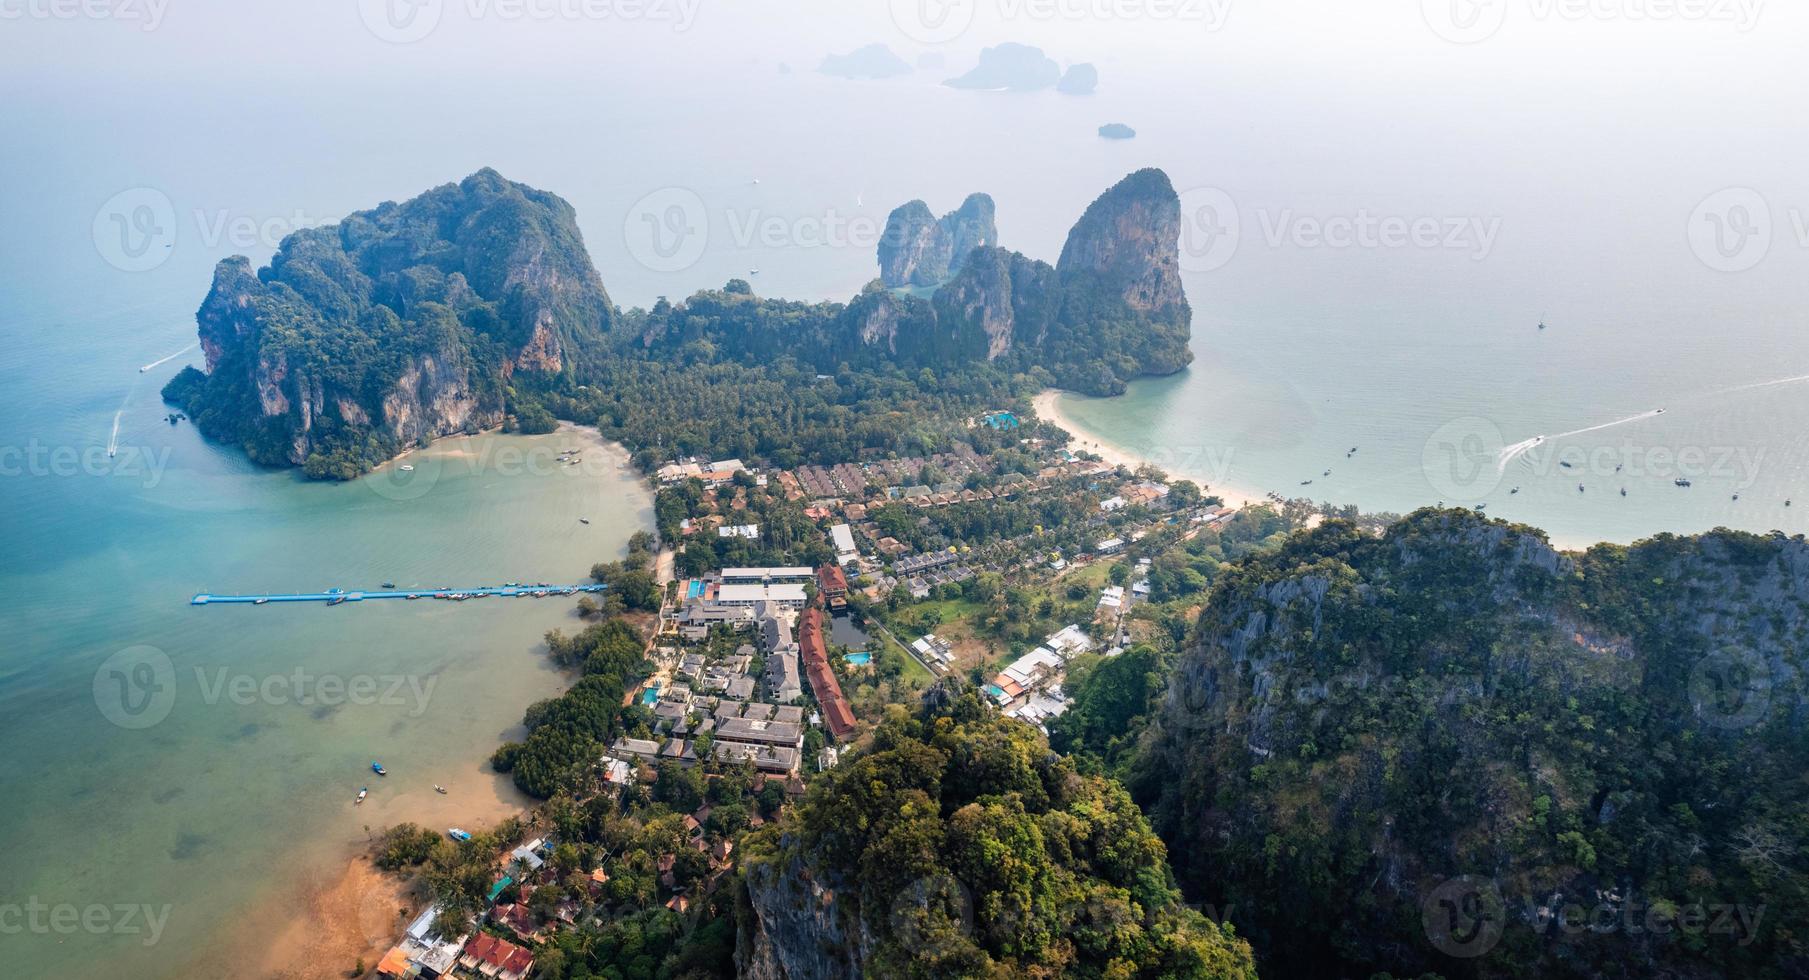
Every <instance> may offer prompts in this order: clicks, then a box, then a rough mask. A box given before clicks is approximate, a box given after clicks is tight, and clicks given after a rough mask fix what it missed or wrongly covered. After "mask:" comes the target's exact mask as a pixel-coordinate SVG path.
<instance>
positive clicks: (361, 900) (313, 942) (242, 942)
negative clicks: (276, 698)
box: [188, 421, 656, 980]
mask: <svg viewBox="0 0 1809 980" xmlns="http://www.w3.org/2000/svg"><path fill="white" fill-rule="evenodd" d="M551 434H552V435H557V436H564V437H568V438H576V439H581V440H583V444H582V446H581V447H580V448H582V449H583V450H584V451H585V452H584V456H583V464H582V465H580V466H579V467H578V469H577V472H578V473H579V475H581V476H601V475H605V474H614V473H617V472H619V471H623V470H626V471H630V472H632V471H633V465H632V462H631V460H632V457H633V453H632V452H631V451H630V450H629V449H628V448H627V447H626V446H624V445H622V444H621V443H618V442H614V441H611V440H609V439H606V438H604V437H603V435H602V433H601V432H599V431H598V430H597V429H596V428H595V427H594V426H587V425H578V424H575V423H571V422H564V421H562V422H560V424H559V428H558V429H557V430H555V432H554V433H551ZM469 438H471V437H470V436H467V435H456V436H446V437H443V438H441V439H436V440H434V442H433V443H432V444H431V445H432V446H440V448H441V450H442V454H443V455H444V456H446V457H447V458H449V459H464V460H467V461H469V462H471V463H472V464H473V465H478V466H490V467H496V466H498V465H501V466H509V465H522V463H521V462H519V461H512V462H511V461H499V460H495V459H483V458H482V457H481V456H477V455H474V454H472V453H471V451H470V450H469V449H468V448H466V447H462V446H460V447H456V448H453V449H451V451H449V452H448V451H446V450H447V446H445V445H443V444H446V443H456V442H458V441H460V440H464V439H469ZM593 450H594V451H595V452H594V453H593V452H592V451H593ZM414 452H415V450H410V451H408V452H405V453H403V454H401V455H398V456H397V457H396V458H395V459H392V460H388V461H386V462H385V463H382V464H380V465H379V466H378V467H376V468H374V469H373V471H372V473H373V474H381V473H382V472H383V471H384V470H387V469H392V468H393V467H395V466H397V465H399V464H400V463H402V462H404V461H406V460H407V459H408V457H409V456H410V455H411V454H412V453H414ZM369 475H370V474H367V477H368V476H369ZM365 478H366V477H360V479H365ZM634 479H635V480H636V481H637V482H639V483H640V484H641V485H642V486H643V487H644V488H645V489H646V490H647V491H648V493H649V494H650V495H651V494H652V493H654V492H655V490H656V488H655V487H654V485H653V482H652V480H651V478H649V477H647V476H646V475H644V474H640V473H634ZM599 557H601V556H599ZM523 645H524V647H525V648H527V649H528V650H530V651H531V652H532V653H533V654H534V655H535V656H537V657H542V658H544V656H545V653H546V649H545V644H544V643H543V642H542V640H541V638H540V637H539V636H524V637H523ZM562 673H563V681H562V683H561V685H560V689H561V690H562V691H563V690H567V689H569V688H570V687H571V685H572V684H574V683H576V682H577V680H578V679H579V675H578V674H576V673H574V672H562ZM519 707H520V710H522V711H524V712H525V711H526V710H527V708H528V707H529V705H528V704H527V703H523V704H522V705H520V706H519ZM524 735H525V730H524V729H522V728H521V727H520V725H519V723H517V725H516V726H515V727H512V728H510V729H507V730H505V731H502V732H500V733H499V734H498V736H497V739H496V741H495V743H494V744H493V745H490V746H489V747H487V748H485V749H484V750H483V752H482V753H481V754H479V755H478V756H476V757H474V758H472V759H470V760H469V761H468V763H467V764H465V765H463V766H461V767H459V768H458V769H456V770H455V771H454V772H452V773H451V774H450V775H447V776H441V777H439V778H440V782H442V783H443V784H444V785H445V786H446V788H447V790H448V792H447V793H445V794H440V793H436V792H435V791H434V790H433V789H432V788H431V786H430V785H426V784H423V785H421V786H411V788H410V789H408V790H407V791H405V792H402V793H399V794H394V795H390V794H385V795H383V796H381V797H379V796H375V795H373V796H372V797H370V798H369V799H367V800H366V802H365V803H363V804H362V805H358V806H356V807H355V808H354V806H353V804H352V803H351V801H350V800H347V804H346V805H347V810H348V811H350V815H349V816H348V817H347V820H348V822H349V824H348V828H347V830H346V831H345V832H344V833H343V835H342V836H341V841H340V844H339V846H338V847H337V848H335V849H333V852H332V853H331V854H329V855H326V856H323V857H321V858H319V859H312V858H310V859H306V860H305V861H300V862H298V863H299V865H300V866H299V867H298V868H297V869H296V870H295V871H294V873H292V874H290V875H289V876H288V879H287V880H285V881H280V882H276V883H273V884H272V886H271V887H270V888H269V889H268V890H267V891H266V893H265V894H264V895H262V896H261V897H260V898H258V899H257V900H256V901H254V902H252V903H251V904H250V905H249V906H248V907H247V908H246V909H245V910H244V912H243V914H242V915H241V916H240V918H239V919H238V921H237V922H235V923H232V924H229V925H227V926H225V927H223V929H222V930H221V935H220V936H219V938H218V941H217V942H215V943H213V944H211V946H212V948H210V949H209V951H208V952H206V953H203V954H201V955H200V956H197V957H195V958H194V961H193V962H192V963H191V964H190V965H189V968H188V972H189V973H191V974H192V975H197V976H216V975H227V974H229V973H234V972H240V971H242V970H243V969H244V968H245V967H247V966H250V967H254V969H253V970H252V975H256V976H269V977H280V978H284V980H315V978H320V980H326V978H333V977H344V976H346V975H347V974H348V971H349V970H350V969H351V967H352V966H353V965H354V964H356V963H357V962H359V961H360V960H362V961H363V963H364V965H365V967H366V968H367V969H375V968H376V965H377V963H378V961H379V960H380V959H381V958H382V956H383V955H384V953H386V952H387V951H388V950H389V949H390V947H392V946H394V945H395V944H396V942H397V941H398V940H399V939H400V938H401V936H402V932H403V929H404V928H405V927H406V926H407V925H408V922H409V919H410V918H411V917H412V916H414V915H416V914H418V913H419V912H420V909H421V908H422V907H423V905H424V899H423V898H422V896H420V895H418V894H416V892H415V884H416V881H415V877H414V875H412V874H406V875H395V874H391V873H388V872H384V871H381V870H379V869H378V868H377V867H376V866H375V864H374V863H373V862H372V853H371V851H372V847H373V845H374V844H375V842H376V841H377V839H378V838H379V836H380V835H381V834H382V832H383V831H384V830H387V829H388V828H389V827H392V826H395V825H397V824H401V823H414V824H418V825H420V826H423V827H426V828H428V829H430V830H436V831H443V830H444V829H445V828H447V827H453V826H462V827H467V828H470V829H472V830H481V829H484V828H489V827H493V826H495V825H496V824H498V823H500V822H502V821H503V820H506V819H508V818H510V817H520V818H524V819H525V818H526V817H527V816H528V815H529V814H530V813H531V812H532V810H533V808H534V807H535V806H536V805H537V801H535V800H534V799H533V798H531V797H529V796H527V795H526V794H524V793H522V792H521V791H520V790H518V789H516V788H515V785H514V782H513V781H512V780H511V778H510V777H508V776H506V775H503V774H499V773H496V772H494V771H493V770H491V769H490V764H489V752H490V751H492V750H494V748H495V747H496V746H500V745H501V744H502V743H503V742H505V741H507V740H509V739H512V738H521V737H523V736H524ZM390 778H391V779H395V778H397V777H394V776H392V777H390ZM398 788H400V787H398Z"/></svg>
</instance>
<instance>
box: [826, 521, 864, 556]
mask: <svg viewBox="0 0 1809 980" xmlns="http://www.w3.org/2000/svg"><path fill="white" fill-rule="evenodd" d="M829 540H830V541H831V542H832V543H833V544H834V545H835V556H836V559H837V560H838V561H840V562H841V563H842V564H844V565H846V564H847V563H849V562H851V561H853V560H854V559H856V558H859V557H860V549H858V548H856V547H855V546H854V529H853V528H851V527H849V526H848V525H846V524H837V525H836V526H834V527H832V528H830V529H829Z"/></svg>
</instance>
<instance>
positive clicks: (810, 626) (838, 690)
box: [798, 569, 854, 741]
mask: <svg viewBox="0 0 1809 980" xmlns="http://www.w3.org/2000/svg"><path fill="white" fill-rule="evenodd" d="M837 571H840V569H837ZM798 652H799V654H801V655H802V657H803V659H804V676H805V677H807V678H809V679H810V690H811V693H813V694H815V695H816V698H817V704H818V706H820V707H821V708H822V709H823V723H824V724H825V725H828V726H829V734H831V735H834V736H835V737H836V739H837V740H838V741H840V740H842V739H845V738H848V737H849V736H851V735H853V734H854V711H853V709H851V708H849V707H848V699H847V698H845V697H843V696H842V684H841V682H840V681H838V680H836V678H835V671H833V670H831V669H830V667H829V649H828V647H826V646H825V645H824V643H823V610H822V608H821V607H819V606H811V607H810V608H809V609H806V610H804V615H803V616H802V617H801V618H800V619H799V620H798Z"/></svg>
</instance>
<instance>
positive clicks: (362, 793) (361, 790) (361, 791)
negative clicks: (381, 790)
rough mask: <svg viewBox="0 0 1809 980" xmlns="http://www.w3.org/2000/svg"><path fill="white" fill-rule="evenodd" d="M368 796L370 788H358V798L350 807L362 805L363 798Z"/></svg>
mask: <svg viewBox="0 0 1809 980" xmlns="http://www.w3.org/2000/svg"><path fill="white" fill-rule="evenodd" d="M369 795H371V788H370V787H369V786H360V787H358V798H357V799H355V800H353V801H352V805H353V806H357V805H358V804H360V803H363V802H364V798H365V797H367V796H369Z"/></svg>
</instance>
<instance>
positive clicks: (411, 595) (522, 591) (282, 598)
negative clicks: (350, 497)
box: [188, 585, 608, 606]
mask: <svg viewBox="0 0 1809 980" xmlns="http://www.w3.org/2000/svg"><path fill="white" fill-rule="evenodd" d="M606 588H608V586H606V585H504V586H500V587H497V588H490V587H484V588H477V589H379V590H374V591H363V592H345V591H342V590H339V589H329V590H327V591H325V592H292V593H288V594H272V595H214V594H213V593H211V592H201V593H197V594H196V595H195V597H194V598H192V599H190V600H189V601H188V604H189V605H191V606H213V605H219V604H222V603H234V604H240V605H262V604H264V603H266V602H328V603H331V602H363V601H364V600H366V599H450V600H454V601H462V600H465V599H482V598H487V597H489V596H504V597H515V598H520V597H523V596H526V597H528V598H531V599H544V598H548V597H550V596H562V595H577V594H579V593H582V592H602V591H603V590H604V589H606Z"/></svg>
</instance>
